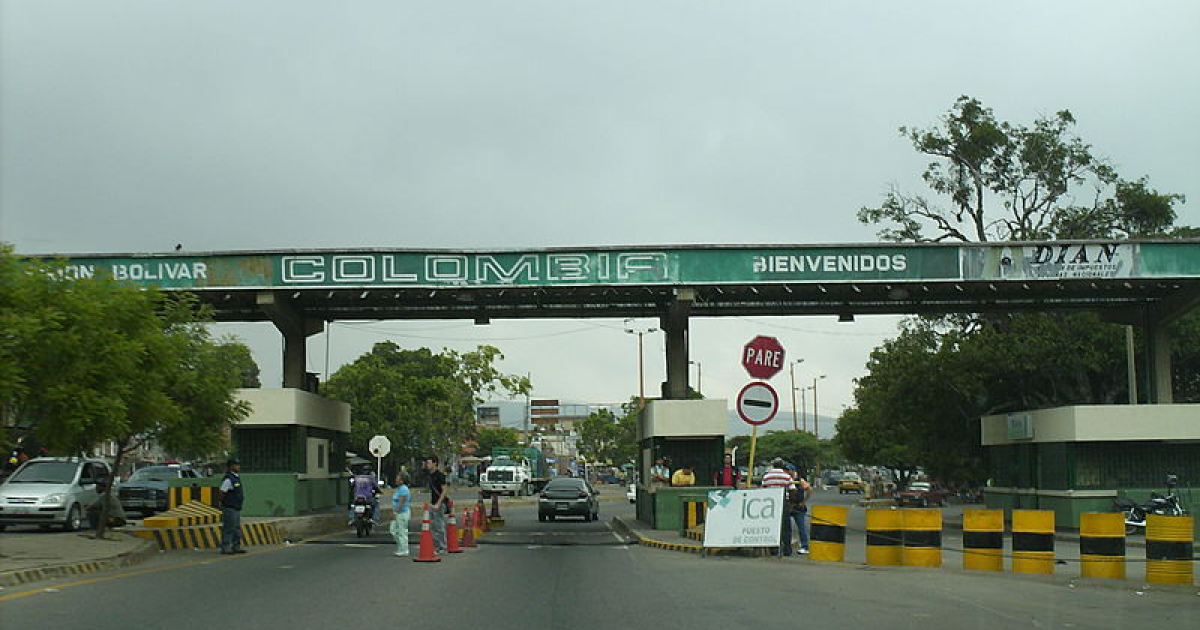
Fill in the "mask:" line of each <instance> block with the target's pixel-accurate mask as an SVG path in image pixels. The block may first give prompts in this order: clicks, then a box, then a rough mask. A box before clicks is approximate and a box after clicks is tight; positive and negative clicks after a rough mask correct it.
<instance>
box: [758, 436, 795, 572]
mask: <svg viewBox="0 0 1200 630" xmlns="http://www.w3.org/2000/svg"><path fill="white" fill-rule="evenodd" d="M762 487H764V488H783V509H782V510H781V511H782V512H783V530H782V531H781V532H780V534H779V552H778V553H779V554H781V555H783V556H790V555H792V527H791V523H792V518H791V514H790V512H791V510H789V509H788V506H789V501H788V492H789V491H790V490H791V488H792V487H793V486H792V476H791V475H789V474H788V472H787V471H786V470H784V469H783V460H782V459H780V458H778V457H776V458H775V459H773V460H771V468H770V470H768V471H767V473H766V474H765V475H763V478H762Z"/></svg>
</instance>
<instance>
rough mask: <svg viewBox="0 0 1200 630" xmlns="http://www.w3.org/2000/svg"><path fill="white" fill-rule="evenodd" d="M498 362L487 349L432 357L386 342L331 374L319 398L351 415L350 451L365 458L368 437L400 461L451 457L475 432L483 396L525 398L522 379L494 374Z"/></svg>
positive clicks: (526, 386)
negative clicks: (378, 438)
mask: <svg viewBox="0 0 1200 630" xmlns="http://www.w3.org/2000/svg"><path fill="white" fill-rule="evenodd" d="M502 358H503V355H501V354H500V351H499V350H497V349H496V348H493V347H491V346H480V347H479V348H478V349H477V350H474V351H472V352H466V353H458V352H454V351H450V350H448V351H445V352H443V353H434V352H432V351H431V350H429V349H428V348H419V349H416V350H403V349H401V348H400V347H399V346H397V345H396V344H394V343H392V342H390V341H385V342H381V343H377V344H375V346H374V347H373V348H372V349H371V351H370V352H368V353H366V354H364V355H362V356H360V357H359V358H358V359H356V360H355V361H354V362H353V363H351V364H349V365H346V366H343V367H342V368H341V369H339V370H338V371H337V372H335V373H334V374H333V376H332V377H330V379H329V381H328V382H327V383H325V384H324V385H323V386H322V393H323V394H325V395H327V396H330V397H331V398H336V399H337V400H342V401H345V402H347V403H350V405H351V407H352V408H353V410H354V413H353V415H352V416H351V417H352V420H351V425H350V444H351V448H352V449H356V450H359V451H365V450H366V445H367V442H368V441H369V440H370V439H371V437H373V436H375V435H384V436H387V437H388V439H389V440H390V441H391V443H392V450H393V453H395V455H394V456H395V457H397V458H399V459H408V458H413V457H419V456H424V455H428V454H432V453H449V452H457V451H458V449H459V446H460V445H461V444H462V443H463V442H464V441H465V440H467V439H469V438H470V437H471V436H472V434H473V432H474V412H473V409H474V404H475V403H477V402H481V401H482V398H481V394H483V393H488V394H493V393H497V392H504V393H507V394H509V395H519V394H525V393H528V392H529V389H530V384H529V379H528V378H527V377H524V376H510V375H505V374H501V373H500V372H498V371H497V370H496V369H495V368H494V366H493V363H494V362H495V361H496V360H499V359H502Z"/></svg>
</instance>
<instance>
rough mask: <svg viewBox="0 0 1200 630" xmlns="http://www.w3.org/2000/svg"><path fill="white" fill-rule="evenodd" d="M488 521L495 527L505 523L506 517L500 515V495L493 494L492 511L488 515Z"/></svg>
mask: <svg viewBox="0 0 1200 630" xmlns="http://www.w3.org/2000/svg"><path fill="white" fill-rule="evenodd" d="M488 523H489V524H490V525H492V526H495V527H501V526H503V525H504V517H503V516H500V497H499V496H498V495H495V494H493V495H492V513H491V514H490V515H488Z"/></svg>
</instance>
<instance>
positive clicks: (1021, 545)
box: [1012, 532, 1054, 551]
mask: <svg viewBox="0 0 1200 630" xmlns="http://www.w3.org/2000/svg"><path fill="white" fill-rule="evenodd" d="M1012 548H1013V551H1054V534H1032V533H1029V532H1013V535H1012Z"/></svg>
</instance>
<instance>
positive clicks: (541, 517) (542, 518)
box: [538, 514, 546, 523]
mask: <svg viewBox="0 0 1200 630" xmlns="http://www.w3.org/2000/svg"><path fill="white" fill-rule="evenodd" d="M538 522H539V523H545V522H546V515H545V514H538Z"/></svg>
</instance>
